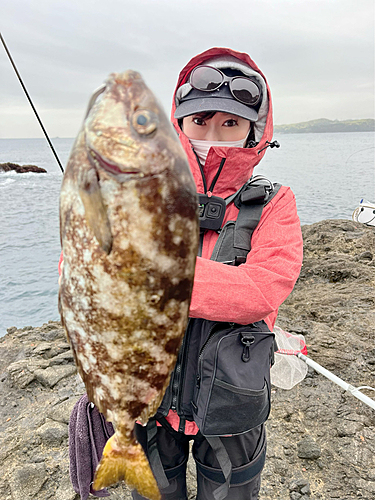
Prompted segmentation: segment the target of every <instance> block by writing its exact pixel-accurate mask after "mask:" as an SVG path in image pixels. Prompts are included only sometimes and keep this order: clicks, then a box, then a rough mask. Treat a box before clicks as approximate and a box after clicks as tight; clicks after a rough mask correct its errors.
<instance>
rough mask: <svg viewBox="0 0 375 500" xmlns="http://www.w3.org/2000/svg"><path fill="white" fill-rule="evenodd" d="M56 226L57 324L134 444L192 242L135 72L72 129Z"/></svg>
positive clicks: (173, 336)
mask: <svg viewBox="0 0 375 500" xmlns="http://www.w3.org/2000/svg"><path fill="white" fill-rule="evenodd" d="M60 235H61V243H62V248H63V252H64V266H63V272H62V280H61V285H60V293H59V308H60V313H61V318H62V322H63V324H64V327H65V329H66V332H67V334H68V337H69V340H70V342H71V345H72V349H73V352H74V356H75V360H76V364H77V367H78V371H79V373H80V375H81V377H82V379H83V381H84V383H85V386H86V390H87V393H88V396H89V399H90V400H91V401H93V402H94V403H95V405H96V406H97V407H98V409H99V411H100V412H102V413H103V414H104V416H105V417H106V419H107V420H108V421H111V422H113V424H114V426H115V428H116V434H115V436H114V437H115V439H114V440H113V441H112V444H113V446H112V448H113V447H114V448H116V450H117V451H116V453H117V454H119V453H120V454H121V450H129V449H133V448H132V447H133V446H134V445H135V439H134V437H133V428H134V423H135V421H136V420H141V421H143V422H146V421H147V419H148V418H149V417H150V416H152V415H153V414H154V413H155V411H156V409H157V408H158V406H159V404H160V402H161V399H162V397H163V394H164V391H165V389H166V387H167V385H168V382H169V377H170V372H171V370H172V369H173V366H174V364H175V361H176V356H177V352H178V349H179V346H180V344H181V341H182V337H183V334H184V331H185V328H186V324H187V318H188V312H189V304H190V298H191V290H192V284H193V277H194V268H195V261H196V255H197V247H198V217H197V199H196V188H195V183H194V180H193V178H192V175H191V173H190V169H189V166H188V163H187V160H186V158H185V153H184V152H183V150H182V148H181V145H180V143H179V140H178V138H177V135H176V134H175V132H174V130H173V129H172V126H171V125H170V123H169V120H168V119H167V117H166V115H165V114H164V112H163V111H162V109H161V108H160V106H159V105H158V103H157V101H156V100H155V98H154V96H153V94H152V93H151V91H150V90H149V89H148V88H147V87H146V85H145V84H144V82H143V80H142V78H141V76H140V75H139V74H138V73H136V72H133V71H126V72H124V73H120V74H112V75H110V76H109V78H108V80H107V81H106V88H105V90H104V92H103V94H102V95H100V96H99V97H98V98H97V100H96V102H95V103H94V105H93V107H92V108H91V110H90V112H89V114H88V116H87V118H86V120H85V122H84V125H83V127H82V130H81V132H80V133H79V135H78V137H77V140H76V142H75V145H74V146H73V149H72V152H71V156H70V159H69V161H68V164H67V167H66V171H65V175H64V180H63V184H62V188H61V195H60ZM138 446H139V445H138ZM112 448H111V449H112ZM119 450H120V451H119ZM123 475H124V474H123ZM120 476H121V474H120ZM120 478H121V477H120ZM118 479H119V478H117V480H118ZM111 480H112V479H111ZM125 480H126V478H125ZM130 482H131V481H130ZM109 484H111V483H109ZM104 485H108V484H106V483H105V481H104V483H103V482H102V483H101V484H100V486H101V487H103V486H104ZM95 486H98V484H96V485H95ZM136 487H137V485H136ZM141 494H142V493H141ZM149 498H158V497H157V496H154V497H153V496H152V493H151V494H150V495H149Z"/></svg>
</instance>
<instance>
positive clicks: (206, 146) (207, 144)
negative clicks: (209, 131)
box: [189, 136, 247, 165]
mask: <svg viewBox="0 0 375 500" xmlns="http://www.w3.org/2000/svg"><path fill="white" fill-rule="evenodd" d="M246 139H247V136H246V137H245V139H241V140H240V141H198V140H195V139H189V141H190V144H191V145H192V146H193V149H194V151H195V152H196V153H197V156H198V158H199V160H200V162H201V163H202V165H204V164H205V163H206V159H207V155H208V151H209V150H210V148H211V147H214V146H220V147H222V148H242V147H244V145H245V142H246Z"/></svg>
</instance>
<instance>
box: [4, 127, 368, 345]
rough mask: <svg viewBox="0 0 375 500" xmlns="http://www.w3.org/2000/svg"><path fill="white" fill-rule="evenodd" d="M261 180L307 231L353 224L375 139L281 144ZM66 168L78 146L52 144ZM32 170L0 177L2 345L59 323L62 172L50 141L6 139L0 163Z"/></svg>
mask: <svg viewBox="0 0 375 500" xmlns="http://www.w3.org/2000/svg"><path fill="white" fill-rule="evenodd" d="M275 139H277V140H278V141H279V142H280V144H281V147H280V148H279V149H276V148H274V149H272V150H271V149H270V150H269V151H268V152H267V154H266V155H265V158H264V159H263V160H262V162H261V163H260V165H259V166H258V167H257V168H256V170H255V173H258V174H263V175H265V176H267V177H268V178H269V179H271V180H272V181H274V182H276V181H277V182H280V183H282V184H285V185H288V186H290V187H291V188H292V189H293V191H294V193H295V195H296V200H297V207H298V212H299V216H300V220H301V224H312V223H314V222H317V221H319V220H323V219H336V218H343V219H350V218H351V214H352V212H353V210H354V209H355V208H356V207H357V206H358V203H359V201H360V200H361V198H364V199H367V200H368V201H372V202H375V167H374V165H375V161H374V153H375V149H374V146H375V134H374V133H372V132H363V133H355V134H349V133H335V134H328V133H327V134H293V135H292V134H291V135H279V136H277V137H276V136H275ZM52 142H53V145H54V147H55V150H56V152H57V154H58V156H59V158H60V161H61V163H62V164H63V165H64V166H65V164H66V162H67V159H68V157H69V153H70V149H71V147H72V144H73V139H52ZM7 161H10V162H13V163H19V164H26V163H28V164H34V165H37V166H39V167H43V168H45V169H46V170H47V172H48V173H47V174H31V173H30V174H16V173H13V172H11V173H0V337H1V336H3V335H4V334H5V333H6V329H7V328H9V327H11V326H17V327H18V328H21V327H24V326H38V325H41V324H42V323H45V322H47V321H48V320H56V319H59V314H58V310H57V292H58V272H57V263H58V260H59V256H60V241H59V217H58V203H59V191H60V187H61V181H62V173H61V171H60V168H59V166H58V164H57V162H56V160H55V158H54V156H53V154H52V152H51V150H50V149H49V146H48V144H47V142H46V141H45V140H44V139H0V163H3V162H7Z"/></svg>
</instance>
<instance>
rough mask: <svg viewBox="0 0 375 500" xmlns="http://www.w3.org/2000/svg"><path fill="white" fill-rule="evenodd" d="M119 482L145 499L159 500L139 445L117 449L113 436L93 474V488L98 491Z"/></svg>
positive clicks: (155, 484)
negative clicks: (122, 481) (122, 482)
mask: <svg viewBox="0 0 375 500" xmlns="http://www.w3.org/2000/svg"><path fill="white" fill-rule="evenodd" d="M121 480H124V481H125V483H126V484H127V485H128V486H129V488H131V489H136V490H137V491H138V493H139V494H140V495H142V496H144V497H145V498H148V499H149V500H161V495H160V491H159V488H158V485H157V483H156V480H155V477H154V475H153V473H152V471H151V468H150V464H149V462H148V460H147V457H146V455H145V453H144V451H143V449H142V447H141V445H140V444H138V443H137V444H132V445H130V446H129V447H127V448H126V449H119V448H118V447H117V446H116V434H114V435H113V436H112V437H111V438H109V440H108V441H107V444H106V445H105V447H104V450H103V456H102V459H101V460H100V462H99V465H98V467H97V469H96V472H95V477H94V483H93V488H94V490H96V491H99V490H101V489H102V488H105V487H106V486H110V485H112V484H115V483H118V482H119V481H121Z"/></svg>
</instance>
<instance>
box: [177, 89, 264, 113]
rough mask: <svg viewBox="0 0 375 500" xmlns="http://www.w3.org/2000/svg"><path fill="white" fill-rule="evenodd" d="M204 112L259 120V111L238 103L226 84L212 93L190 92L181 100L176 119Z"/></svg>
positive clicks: (193, 90) (194, 90)
mask: <svg viewBox="0 0 375 500" xmlns="http://www.w3.org/2000/svg"><path fill="white" fill-rule="evenodd" d="M258 107H259V106H258ZM204 111H219V112H222V113H231V114H233V115H236V116H240V117H241V118H245V119H246V120H250V121H252V122H255V121H256V120H257V119H258V112H257V110H256V109H255V108H252V107H250V106H247V105H246V104H242V103H241V102H239V101H237V99H235V98H234V97H233V95H232V93H231V91H230V90H229V87H228V85H227V84H226V83H224V84H223V85H222V86H221V87H219V89H218V90H213V91H212V92H203V91H201V90H196V89H192V90H190V92H189V93H188V94H187V95H186V96H185V97H183V98H182V99H181V100H180V102H179V105H178V106H177V108H176V111H175V114H174V117H175V118H177V119H179V118H185V116H190V115H194V114H196V113H202V112H204Z"/></svg>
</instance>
